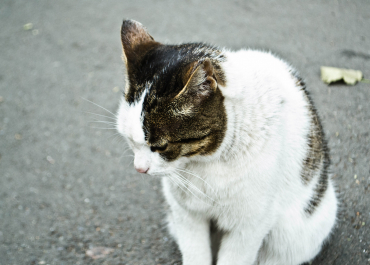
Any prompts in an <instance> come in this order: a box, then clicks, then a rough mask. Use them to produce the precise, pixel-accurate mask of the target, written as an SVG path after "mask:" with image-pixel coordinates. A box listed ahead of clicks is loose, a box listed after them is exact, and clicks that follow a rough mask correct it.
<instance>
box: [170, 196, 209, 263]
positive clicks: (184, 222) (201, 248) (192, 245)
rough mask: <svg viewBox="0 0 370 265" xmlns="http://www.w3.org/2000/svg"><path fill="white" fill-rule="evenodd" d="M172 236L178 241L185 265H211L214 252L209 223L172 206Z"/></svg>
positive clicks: (176, 206) (178, 207)
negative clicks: (212, 250)
mask: <svg viewBox="0 0 370 265" xmlns="http://www.w3.org/2000/svg"><path fill="white" fill-rule="evenodd" d="M168 222H169V223H168V225H169V229H170V232H171V234H172V235H173V236H174V238H175V239H176V241H177V244H178V246H179V248H180V251H181V254H182V260H183V265H211V264H212V252H211V242H210V227H209V221H208V220H207V219H205V218H201V217H200V216H194V215H193V214H191V213H189V212H187V211H186V210H184V209H182V208H181V207H180V206H178V205H174V203H172V205H171V212H170V213H169V215H168Z"/></svg>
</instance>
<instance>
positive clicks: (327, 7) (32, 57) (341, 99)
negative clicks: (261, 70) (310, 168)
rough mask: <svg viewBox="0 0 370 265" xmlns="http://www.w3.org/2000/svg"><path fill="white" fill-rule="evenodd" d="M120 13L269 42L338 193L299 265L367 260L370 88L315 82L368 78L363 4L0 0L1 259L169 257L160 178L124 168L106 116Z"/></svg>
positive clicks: (217, 38) (164, 37) (237, 40)
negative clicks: (313, 125) (321, 139)
mask: <svg viewBox="0 0 370 265" xmlns="http://www.w3.org/2000/svg"><path fill="white" fill-rule="evenodd" d="M124 18H125V19H128V18H129V19H135V20H137V21H140V22H141V23H142V24H144V25H145V26H146V27H147V28H148V30H149V32H150V34H151V35H152V36H153V37H154V38H155V39H156V40H157V41H160V42H164V43H182V42H193V41H204V42H208V43H211V44H215V45H218V46H221V47H228V48H229V49H232V50H237V49H241V48H248V47H250V48H256V49H262V50H271V51H272V52H274V53H275V54H278V55H279V56H280V57H282V58H284V59H285V60H287V61H288V62H290V63H291V64H292V65H294V66H295V67H296V68H297V69H298V70H299V72H300V73H301V75H302V76H303V77H304V78H305V80H306V83H307V86H308V90H309V91H310V93H311V95H312V97H313V100H314V102H315V104H316V107H317V109H318V111H319V114H320V116H321V118H322V121H323V125H324V129H325V133H326V136H327V138H328V141H329V147H330V149H331V160H332V167H331V173H332V177H333V178H334V179H335V181H336V184H337V189H338V194H339V198H340V201H341V206H340V213H339V215H338V222H337V226H336V229H335V231H334V232H333V234H332V236H331V238H330V240H329V241H328V243H327V244H326V246H325V247H324V249H323V251H322V252H321V254H320V255H319V256H318V257H317V258H316V259H315V261H314V262H313V263H312V264H313V265H319V264H322V265H331V264H336V265H346V264H348V265H357V264H358V265H364V264H370V166H369V165H370V161H369V160H370V154H369V148H370V135H369V131H370V104H369V98H370V84H369V83H358V84H357V85H355V86H347V85H345V84H342V83H336V84H333V85H330V86H328V85H326V84H324V83H323V82H322V81H321V80H320V66H323V65H325V66H334V67H342V68H350V69H356V70H361V71H362V72H363V73H364V75H365V77H367V78H368V79H369V77H370V2H369V1H367V0H362V1H360V0H358V1H356V0H354V1H343V0H340V1H334V0H333V1H288V0H281V1H272V0H270V1H269V0H260V1H257V0H255V1H241V0H238V1H211V0H203V1H195V0H184V1H170V0H163V1H162V0H151V1H150V0H146V1H127V0H126V1H118V0H104V1H91V0H79V1H74V0H65V1H50V0H37V1H36V0H27V1H21V0H1V2H0V47H1V48H0V264H1V265H2V264H121V265H122V264H130V265H134V264H138V265H146V264H148V265H151V264H161V265H164V264H177V265H180V264H181V255H180V253H179V251H178V249H177V247H176V244H175V243H174V241H173V240H172V239H171V238H170V236H169V234H168V232H167V231H166V225H165V222H164V216H165V212H166V208H167V206H166V203H165V201H164V198H163V196H162V194H161V185H160V181H159V179H158V178H154V177H150V176H146V175H145V176H144V175H139V174H138V173H136V171H135V170H134V168H133V165H132V152H131V151H129V150H128V151H125V149H126V146H125V143H124V141H123V139H122V138H121V137H120V136H119V135H117V134H116V131H115V130H114V129H113V128H112V127H113V125H112V124H111V123H109V122H111V121H113V120H112V118H113V115H114V113H115V111H116V109H117V106H118V103H119V100H120V98H121V95H122V94H121V91H122V89H123V88H124V76H123V72H124V71H123V70H124V68H123V63H122V61H121V52H122V51H121V43H120V26H121V23H122V20H123V19H124ZM90 101H91V102H93V103H91V102H90ZM98 105H99V106H100V107H98ZM103 108H104V109H103ZM110 112H111V113H110ZM91 113H94V114H91ZM96 114H98V115H96ZM99 115H104V116H106V117H104V116H99ZM92 121H105V122H97V123H92ZM97 247H102V249H100V252H101V257H100V258H99V256H97V253H96V251H97V250H99V249H97ZM94 251H95V252H94ZM94 254H95V255H94ZM94 257H95V259H94Z"/></svg>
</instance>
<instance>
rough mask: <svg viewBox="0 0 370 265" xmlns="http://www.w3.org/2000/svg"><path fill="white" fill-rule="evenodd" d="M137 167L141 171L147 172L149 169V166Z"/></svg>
mask: <svg viewBox="0 0 370 265" xmlns="http://www.w3.org/2000/svg"><path fill="white" fill-rule="evenodd" d="M135 169H136V171H137V172H139V173H147V172H148V170H149V167H135Z"/></svg>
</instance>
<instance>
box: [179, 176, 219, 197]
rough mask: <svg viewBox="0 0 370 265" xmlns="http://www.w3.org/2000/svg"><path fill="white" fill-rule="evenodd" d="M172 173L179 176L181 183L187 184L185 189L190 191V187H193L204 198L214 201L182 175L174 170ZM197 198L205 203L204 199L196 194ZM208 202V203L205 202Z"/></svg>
mask: <svg viewBox="0 0 370 265" xmlns="http://www.w3.org/2000/svg"><path fill="white" fill-rule="evenodd" d="M174 174H175V175H176V176H177V177H179V179H180V180H182V182H183V183H186V184H188V186H187V189H188V190H189V191H190V192H191V190H190V187H191V188H193V189H194V190H195V191H197V192H199V193H200V194H201V195H202V196H205V197H206V198H208V199H210V200H211V201H213V202H216V201H215V200H213V199H212V198H211V197H209V196H208V195H207V194H205V193H204V192H203V191H201V190H200V189H199V188H198V187H197V186H195V185H194V184H193V183H192V182H191V181H190V180H188V179H186V178H185V177H184V176H182V175H181V174H180V173H179V172H174ZM191 194H193V195H194V196H196V195H195V194H194V193H193V192H191ZM196 197H197V198H198V199H199V200H201V201H203V202H204V203H207V202H206V201H204V200H202V199H201V198H199V197H198V196H196ZM207 204H208V203H207Z"/></svg>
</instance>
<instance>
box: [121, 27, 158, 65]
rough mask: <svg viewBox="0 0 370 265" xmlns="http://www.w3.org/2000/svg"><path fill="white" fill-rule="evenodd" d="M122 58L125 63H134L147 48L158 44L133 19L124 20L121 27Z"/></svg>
mask: <svg viewBox="0 0 370 265" xmlns="http://www.w3.org/2000/svg"><path fill="white" fill-rule="evenodd" d="M121 41H122V48H123V58H124V60H125V62H126V64H127V65H130V64H135V63H136V62H137V61H138V60H139V58H140V57H141V56H142V55H144V54H145V53H146V52H147V51H148V50H149V49H151V48H153V47H154V46H156V45H159V43H158V42H156V41H155V40H154V39H153V37H152V36H150V35H149V33H148V32H147V30H146V29H145V28H144V26H143V25H142V24H141V23H139V22H137V21H135V20H124V21H123V23H122V27H121Z"/></svg>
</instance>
